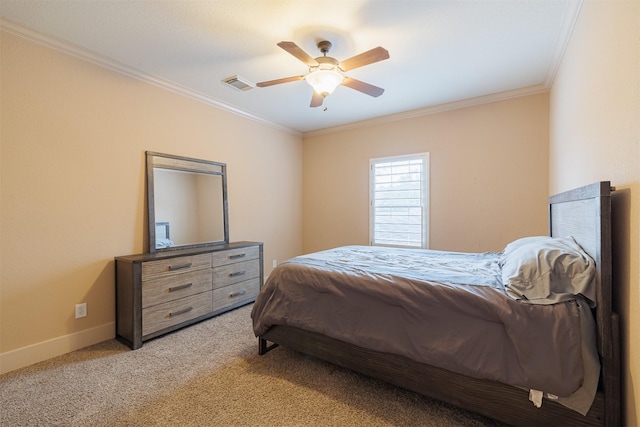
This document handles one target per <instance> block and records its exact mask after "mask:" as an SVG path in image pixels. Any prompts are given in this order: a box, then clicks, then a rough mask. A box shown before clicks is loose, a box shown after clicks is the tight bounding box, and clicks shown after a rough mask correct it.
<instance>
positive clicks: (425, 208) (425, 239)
mask: <svg viewBox="0 0 640 427" xmlns="http://www.w3.org/2000/svg"><path fill="white" fill-rule="evenodd" d="M416 158H422V161H423V175H424V176H423V178H424V182H423V183H424V192H423V194H422V198H423V203H422V225H423V226H422V246H421V248H423V249H428V248H429V184H430V179H429V170H430V163H429V153H418V154H409V155H403V156H392V157H378V158H374V159H369V244H370V245H371V246H389V247H401V248H416V246H406V245H385V244H380V243H375V235H374V233H375V231H374V225H375V215H374V214H375V209H374V205H373V201H374V190H375V188H374V165H375V164H376V163H380V162H385V161H386V162H389V161H392V162H393V161H403V160H410V159H416Z"/></svg>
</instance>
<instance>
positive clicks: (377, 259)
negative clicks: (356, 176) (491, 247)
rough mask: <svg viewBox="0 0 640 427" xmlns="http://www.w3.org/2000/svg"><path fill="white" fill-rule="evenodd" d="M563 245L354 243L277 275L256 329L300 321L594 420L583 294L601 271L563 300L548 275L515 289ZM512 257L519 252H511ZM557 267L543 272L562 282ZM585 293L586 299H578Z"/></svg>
mask: <svg viewBox="0 0 640 427" xmlns="http://www.w3.org/2000/svg"><path fill="white" fill-rule="evenodd" d="M564 243H566V242H564ZM574 243H575V242H574ZM554 244H559V242H557V241H555V240H548V239H534V240H530V241H525V240H523V241H519V242H517V243H516V242H514V244H513V245H512V246H511V247H507V248H505V251H504V252H502V253H493V252H491V253H477V254H469V253H459V252H442V251H433V250H418V249H396V248H381V247H368V246H346V247H341V248H336V249H332V250H328V251H322V252H317V253H313V254H309V255H303V256H299V257H296V258H293V259H291V260H288V261H285V262H283V263H282V264H280V266H278V267H277V268H276V269H274V270H273V272H272V273H271V274H270V276H269V278H268V280H267V282H266V283H265V285H264V287H263V288H262V290H261V293H260V295H259V296H258V298H257V300H256V302H255V304H254V307H253V310H252V314H251V316H252V319H253V327H254V332H255V334H256V336H260V335H262V334H264V333H265V332H266V331H268V330H269V328H270V327H272V326H274V325H287V326H293V327H297V328H300V329H304V330H307V331H311V332H317V333H320V334H323V335H326V336H328V337H331V338H335V339H338V340H341V341H344V342H348V343H351V344H355V345H359V346H362V347H365V348H368V349H372V350H376V351H380V352H385V353H393V354H398V355H402V356H406V357H408V358H410V359H412V360H415V361H418V362H421V363H425V364H429V365H432V366H436V367H440V368H443V369H447V370H449V371H453V372H457V373H461V374H464V375H468V376H471V377H475V378H482V379H490V380H495V381H500V382H503V383H506V384H509V385H513V386H516V387H520V388H524V389H532V390H540V391H542V392H544V393H546V394H545V396H546V397H551V398H554V399H555V398H556V397H559V398H560V401H561V403H563V404H565V405H567V406H569V407H571V408H572V409H574V410H576V411H578V412H580V413H583V414H584V413H586V412H587V410H588V409H589V406H590V404H591V401H592V400H593V396H594V395H595V391H596V388H597V382H598V375H599V365H598V358H597V354H596V349H595V338H594V328H593V319H592V317H591V316H592V315H591V311H590V304H591V303H592V301H589V300H588V299H586V298H588V297H586V298H585V297H583V296H582V294H583V293H584V294H586V295H589V291H590V290H591V288H592V284H591V283H590V282H592V281H593V280H591V281H589V280H588V274H589V273H587V276H585V277H587V278H586V279H584V277H581V278H582V279H584V280H583V281H582V282H580V284H581V285H580V286H582V285H584V287H578V288H574V287H572V286H573V285H572V284H571V280H569V281H568V283H569V284H570V285H571V286H567V283H563V284H561V285H559V286H560V288H562V290H563V292H560V293H561V294H562V298H557V295H556V294H555V293H554V294H553V295H551V294H552V293H549V294H547V295H546V297H545V296H544V294H545V292H547V291H546V290H544V289H543V290H540V289H538V285H539V283H542V285H541V287H543V288H544V286H546V282H545V281H544V280H542V281H537V282H535V283H533V282H534V281H529V282H527V285H526V286H525V288H528V289H525V291H527V292H529V291H532V290H533V291H534V293H532V294H531V296H532V298H531V299H524V298H522V297H521V296H520V297H515V298H514V295H511V294H512V292H511V291H509V292H508V291H507V290H508V289H510V288H511V287H512V285H513V284H514V283H515V279H514V277H517V274H516V275H511V273H508V274H507V269H510V268H514V271H518V270H519V267H521V266H523V265H529V267H531V262H533V263H534V265H535V263H536V262H537V260H539V256H540V251H541V250H542V252H544V247H545V245H546V246H548V245H551V246H553V245H554ZM531 245H533V246H537V247H538V249H540V250H535V248H533V247H532V246H531ZM576 246H577V244H576ZM523 248H525V249H527V250H523ZM541 248H542V249H541ZM573 249H575V248H573ZM512 252H514V253H515V254H516V255H518V256H517V257H511V256H509V254H510V253H512ZM505 254H506V256H505ZM542 258H543V259H553V257H549V256H548V255H547V256H546V257H545V256H543V257H542ZM587 258H588V257H587ZM514 259H515V260H519V261H518V262H514ZM520 261H522V262H520ZM526 261H528V262H529V263H528V264H527V262H526ZM583 262H585V263H587V264H588V262H589V260H588V259H583ZM552 264H553V263H552ZM561 264H562V263H561ZM514 266H515V267H514ZM572 268H575V269H576V270H575V271H578V270H577V269H579V268H584V269H585V271H587V270H588V269H589V268H588V266H587V267H584V266H582V267H579V266H577V265H576V266H574V267H572ZM526 270H527V271H528V272H531V271H534V270H536V268H528V269H526ZM549 271H551V270H549ZM549 271H546V272H543V274H542V275H543V276H545V277H546V278H547V279H549V280H550V281H551V282H554V281H555V278H554V276H553V275H549ZM556 271H558V270H557V269H556V270H553V272H554V274H555V272H556ZM571 271H572V272H573V271H574V270H571ZM505 274H507V276H506V279H507V280H506V283H505V282H503V276H504V275H505ZM561 276H562V277H565V276H564V275H561ZM532 283H533V284H532ZM554 286H555V283H552V286H551V287H552V288H553V289H554V290H557V289H556V287H554ZM529 288H530V289H529ZM575 289H579V290H581V292H577V293H576V295H573V294H571V295H572V296H571V297H568V295H569V294H570V292H572V291H573V290H575ZM565 291H566V292H565ZM536 292H537V293H536ZM532 302H535V304H534V303H532ZM594 379H595V380H594Z"/></svg>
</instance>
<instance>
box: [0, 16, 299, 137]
mask: <svg viewBox="0 0 640 427" xmlns="http://www.w3.org/2000/svg"><path fill="white" fill-rule="evenodd" d="M0 30H1V31H5V32H7V33H10V34H13V35H15V36H18V37H21V38H23V39H26V40H29V41H31V42H33V43H37V44H40V45H43V46H46V47H49V48H51V49H55V50H57V51H59V52H62V53H65V54H67V55H71V56H74V57H76V58H79V59H81V60H83V61H87V62H90V63H92V64H95V65H98V66H99V67H102V68H106V69H108V70H111V71H115V72H117V73H120V74H124V75H126V76H128V77H131V78H134V79H137V80H141V81H143V82H145V83H149V84H152V85H154V86H156V87H159V88H162V89H165V90H168V91H170V92H173V93H177V94H179V95H183V96H186V97H188V98H191V99H194V100H196V101H199V102H202V103H204V104H207V105H209V106H212V107H216V108H219V109H221V110H225V111H228V112H230V113H233V114H236V115H238V116H241V117H244V118H246V119H249V120H252V121H254V122H258V123H260V124H263V125H266V126H269V127H272V128H275V129H278V130H282V131H285V132H287V133H289V134H291V135H294V136H298V137H301V136H302V133H301V132H298V131H296V130H294V129H291V128H288V127H285V126H281V125H279V124H276V123H273V122H271V121H268V120H265V119H263V118H261V117H258V116H256V115H253V114H251V113H248V112H246V111H244V110H241V109H239V108H236V107H234V106H233V105H229V104H226V103H224V102H222V101H220V100H218V99H215V98H213V97H211V96H208V95H206V94H203V93H201V92H198V91H194V90H192V89H189V88H187V87H185V86H182V85H178V84H176V83H173V82H171V81H168V80H165V79H162V78H159V77H156V76H153V75H150V74H147V73H144V72H142V71H140V70H137V69H135V68H133V67H129V66H128V65H125V64H122V63H120V62H117V61H114V60H112V59H110V58H108V57H106V56H103V55H99V54H97V53H96V52H93V51H91V50H89V49H85V48H83V47H80V46H77V45H74V44H72V43H69V42H67V41H65V40H61V39H59V38H56V37H52V36H48V35H46V34H42V33H40V32H37V31H34V30H31V29H29V28H27V27H24V26H22V25H20V24H16V23H15V22H12V21H9V20H7V19H4V18H0Z"/></svg>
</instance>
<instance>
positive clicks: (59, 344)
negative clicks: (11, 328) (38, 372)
mask: <svg viewBox="0 0 640 427" xmlns="http://www.w3.org/2000/svg"><path fill="white" fill-rule="evenodd" d="M115 331H116V324H115V322H110V323H105V324H104V325H100V326H96V327H95V328H91V329H87V330H84V331H80V332H76V333H74V334H70V335H65V336H62V337H58V338H53V339H50V340H47V341H43V342H40V343H36V344H32V345H28V346H26V347H22V348H18V349H16V350H11V351H8V352H6V353H2V354H0V374H4V373H6V372H10V371H14V370H16V369H20V368H24V367H25V366H29V365H33V364H34V363H38V362H42V361H43V360H47V359H51V358H52V357H56V356H60V355H61V354H66V353H70V352H72V351H75V350H79V349H81V348H84V347H88V346H90V345H93V344H97V343H99V342H102V341H106V340H110V339H112V338H114V337H115V336H116V332H115Z"/></svg>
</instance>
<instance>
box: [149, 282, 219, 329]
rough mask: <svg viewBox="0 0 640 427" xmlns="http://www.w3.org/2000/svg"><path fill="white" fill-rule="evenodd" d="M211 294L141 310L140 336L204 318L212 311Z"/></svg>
mask: <svg viewBox="0 0 640 427" xmlns="http://www.w3.org/2000/svg"><path fill="white" fill-rule="evenodd" d="M211 292H212V291H208V292H204V293H201V294H198V295H192V296H189V297H185V298H180V299H177V300H175V301H170V302H166V303H164V304H158V305H154V306H152V307H149V308H144V309H142V335H143V336H144V335H149V334H152V333H154V332H156V331H159V330H161V329H164V328H168V327H170V326H174V325H177V324H180V323H182V322H186V321H188V320H192V319H195V318H196V317H200V316H204V315H206V314H209V313H210V312H211V311H212V298H211Z"/></svg>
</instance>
